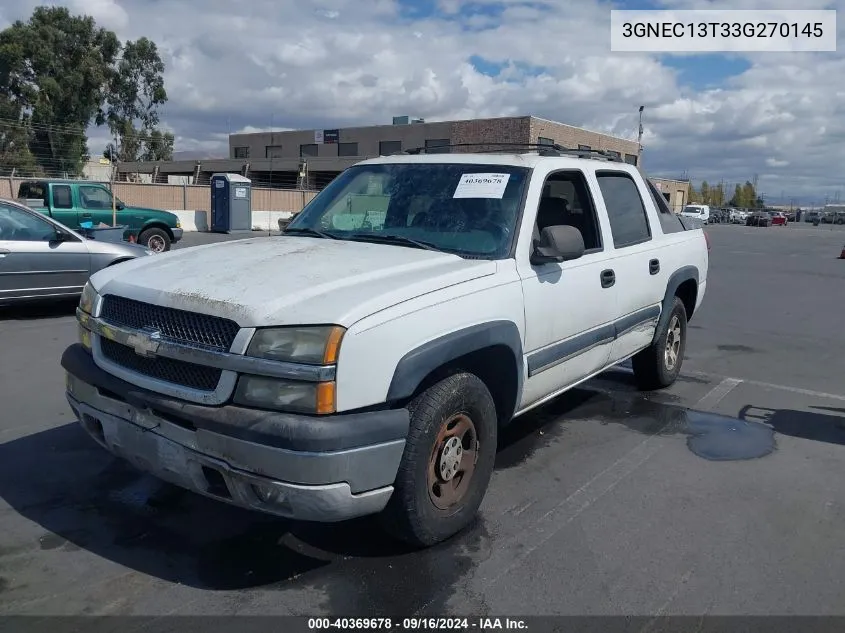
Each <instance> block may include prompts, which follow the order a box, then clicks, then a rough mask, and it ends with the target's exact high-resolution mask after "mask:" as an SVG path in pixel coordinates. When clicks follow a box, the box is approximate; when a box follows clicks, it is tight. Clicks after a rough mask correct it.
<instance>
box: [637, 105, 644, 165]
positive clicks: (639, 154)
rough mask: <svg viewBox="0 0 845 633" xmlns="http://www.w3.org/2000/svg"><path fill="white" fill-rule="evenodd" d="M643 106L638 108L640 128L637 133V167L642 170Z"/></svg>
mask: <svg viewBox="0 0 845 633" xmlns="http://www.w3.org/2000/svg"><path fill="white" fill-rule="evenodd" d="M644 109H645V106H640V127H639V131H638V132H637V167H640V168H641V169H642V162H643V110H644Z"/></svg>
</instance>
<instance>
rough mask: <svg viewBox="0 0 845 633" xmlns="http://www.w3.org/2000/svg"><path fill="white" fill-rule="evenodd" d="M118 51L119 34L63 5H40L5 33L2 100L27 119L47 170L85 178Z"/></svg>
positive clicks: (35, 151) (1, 35) (0, 55)
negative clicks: (91, 135)
mask: <svg viewBox="0 0 845 633" xmlns="http://www.w3.org/2000/svg"><path fill="white" fill-rule="evenodd" d="M119 48H120V44H119V42H118V39H117V37H116V36H115V34H114V33H112V32H111V31H107V30H105V29H102V28H98V27H97V25H96V23H95V22H94V20H93V18H90V17H87V16H74V15H71V14H70V12H69V11H68V10H67V9H66V8H64V7H43V6H41V7H37V8H36V9H35V10H34V11H33V14H32V16H31V17H30V19H29V21H28V22H22V21H20V20H18V21H17V22H15V23H14V24H12V26H10V27H8V28H7V29H5V30H4V31H2V32H0V94H2V95H4V97H6V98H7V99H9V100H10V101H12V102H14V103H15V104H17V106H18V107H19V108H20V112H21V113H22V114H26V122H27V124H28V125H29V126H30V134H29V139H28V145H29V150H30V153H31V154H32V156H33V157H34V160H35V162H36V163H37V165H38V166H40V167H41V168H42V169H44V171H46V172H48V173H57V172H58V173H63V172H66V173H68V174H72V175H77V174H79V173H81V171H82V166H83V164H84V161H85V160H87V157H88V156H87V137H86V135H85V129H86V128H87V126H88V124H89V123H90V122H91V120H92V119H94V117H95V116H96V115H97V113H98V111H99V110H100V107H101V105H102V103H103V98H104V88H105V86H106V83H107V80H108V78H109V77H110V76H111V73H112V70H111V66H112V64H113V62H114V60H115V56H116V55H117V52H118V50H119ZM21 120H22V119H21Z"/></svg>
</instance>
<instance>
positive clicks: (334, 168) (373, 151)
mask: <svg viewBox="0 0 845 633" xmlns="http://www.w3.org/2000/svg"><path fill="white" fill-rule="evenodd" d="M503 143H514V144H523V145H524V144H529V143H536V144H549V145H551V144H559V145H563V146H564V147H570V148H573V149H597V150H605V151H608V152H610V153H612V154H614V155H616V156H617V157H619V158H620V159H622V160H624V161H626V162H628V163H631V164H633V165H636V164H637V163H638V160H639V159H638V155H639V154H638V147H639V146H638V144H637V142H636V141H631V140H627V139H623V138H617V137H615V136H610V135H608V134H601V133H599V132H591V131H590V130H585V129H582V128H578V127H573V126H571V125H565V124H563V123H557V122H555V121H547V120H545V119H540V118H537V117H533V116H519V117H500V118H492V119H471V120H464V121H438V122H426V121H424V120H423V119H420V118H415V117H410V116H403V117H394V119H393V123H392V124H390V125H373V126H367V127H350V128H340V129H331V130H326V129H323V130H294V131H283V132H257V133H251V134H232V135H230V136H229V157H228V158H226V159H213V160H182V161H168V162H149V163H145V162H134V163H123V164H121V165H119V166H118V172H119V174H120V176H119V178H120V179H125V178H128V177H129V175H130V174H135V175H136V176H135V177H136V178H137V174H151V175H152V179H153V180H154V181H155V182H177V181H184V179H185V178H188V179H189V181H190V182H193V183H195V184H207V183H208V182H209V179H210V177H211V175H212V174H214V173H218V172H232V173H239V174H242V175H244V176H247V177H249V178H251V179H252V180H253V182H254V183H255V185H256V186H261V185H264V186H267V185H270V186H274V187H283V188H291V189H294V188H303V189H322V188H323V187H324V186H325V185H326V184H328V183H329V182H331V180H332V179H333V178H334V177H335V176H337V175H338V174H339V173H340V172H342V171H343V170H344V169H346V168H347V167H349V166H350V165H353V164H354V163H356V162H358V161H360V160H363V159H365V158H372V157H376V156H381V155H388V154H393V153H396V152H401V151H404V150H408V149H413V148H425V150H426V152H427V153H432V152H437V151H442V152H445V151H483V150H485V149H486V150H494V149H500V148H501V147H502V145H501V144H503ZM464 144H473V147H471V148H469V147H460V146H461V145H464ZM496 144H499V145H498V146H497V145H496ZM447 145H451V146H455V145H457V146H458V147H452V148H450V149H448V150H447V149H446V147H444V146H447ZM438 148H442V149H438ZM515 151H523V150H515Z"/></svg>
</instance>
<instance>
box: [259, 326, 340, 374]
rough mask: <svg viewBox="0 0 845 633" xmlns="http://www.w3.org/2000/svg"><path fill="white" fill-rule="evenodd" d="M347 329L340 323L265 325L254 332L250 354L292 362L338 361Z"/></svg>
mask: <svg viewBox="0 0 845 633" xmlns="http://www.w3.org/2000/svg"><path fill="white" fill-rule="evenodd" d="M345 332H346V329H345V328H342V327H340V326H337V325H319V326H303V327H279V328H266V329H261V330H257V331H256V332H255V334H254V335H253V337H252V340H251V341H250V343H249V347H248V348H247V350H246V355H247V356H256V357H258V358H266V359H268V360H278V361H285V362H288V363H304V364H306V365H332V364H334V363H336V362H337V355H338V352H339V351H340V342H341V340H342V339H343V335H344V333H345Z"/></svg>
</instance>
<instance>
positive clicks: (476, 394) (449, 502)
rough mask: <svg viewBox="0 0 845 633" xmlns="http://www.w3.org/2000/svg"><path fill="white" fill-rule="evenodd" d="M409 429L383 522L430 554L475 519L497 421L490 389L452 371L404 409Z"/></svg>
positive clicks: (490, 461) (491, 457)
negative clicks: (437, 545) (407, 414)
mask: <svg viewBox="0 0 845 633" xmlns="http://www.w3.org/2000/svg"><path fill="white" fill-rule="evenodd" d="M408 413H409V416H410V425H409V427H408V435H407V438H406V440H405V450H404V453H403V455H402V461H401V463H400V464H399V470H398V472H397V473H396V480H395V482H394V484H393V494H392V495H391V496H390V500H389V501H388V504H387V506H386V507H385V509H384V511H383V512H382V514H381V523H382V525H383V526H384V527H385V529H386V530H387V531H388V532H389V533H390V534H392V535H393V536H394V537H396V538H398V539H399V540H402V541H404V542H406V543H409V544H411V545H415V546H422V547H428V546H430V545H433V544H435V543H439V542H440V541H443V540H445V539H447V538H449V537H450V536H452V535H453V534H456V533H457V532H460V531H461V530H463V529H464V528H465V527H467V526H468V525H469V524H470V523H472V521H473V518H474V517H475V515H476V513H477V512H478V508H479V506H480V505H481V500H482V499H483V498H484V493H485V492H486V490H487V485H488V484H489V483H490V477H491V475H492V474H493V464H494V462H495V460H496V438H497V431H498V417H497V413H496V404H495V402H494V401H493V397H492V396H491V395H490V390H489V389H488V388H487V385H486V384H485V383H484V382H483V381H482V380H481V379H480V378H479V377H478V376H476V375H474V374H471V373H468V372H455V373H452V374H450V375H447V376H445V377H444V378H443V379H441V380H440V381H438V382H436V383H434V384H433V385H430V386H429V387H428V388H427V389H425V390H424V391H422V392H421V393H419V394H417V395H416V396H415V397H414V398H413V399H412V400H411V401H410V402H409V403H408Z"/></svg>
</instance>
